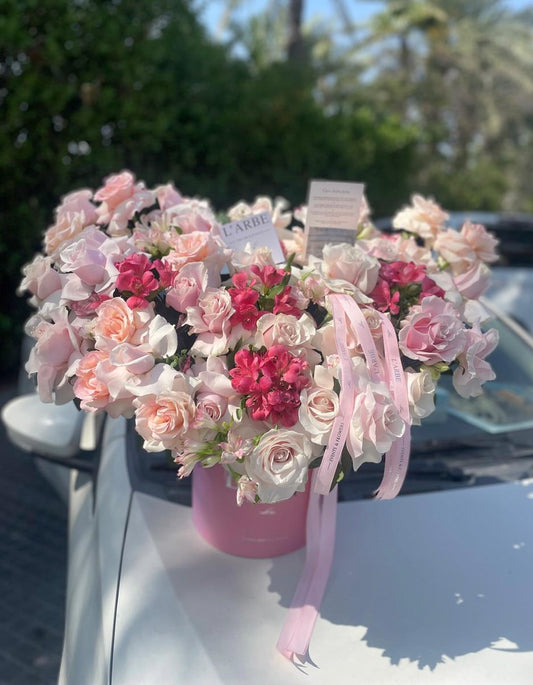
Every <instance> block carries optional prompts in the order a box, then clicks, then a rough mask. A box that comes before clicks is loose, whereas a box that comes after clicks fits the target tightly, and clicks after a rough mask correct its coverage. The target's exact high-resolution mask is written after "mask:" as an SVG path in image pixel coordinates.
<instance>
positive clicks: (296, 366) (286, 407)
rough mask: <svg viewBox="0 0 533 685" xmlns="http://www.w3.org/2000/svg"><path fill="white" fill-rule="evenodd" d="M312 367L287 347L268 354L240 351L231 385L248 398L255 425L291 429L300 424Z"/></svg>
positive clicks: (232, 374) (269, 351)
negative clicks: (301, 395)
mask: <svg viewBox="0 0 533 685" xmlns="http://www.w3.org/2000/svg"><path fill="white" fill-rule="evenodd" d="M308 368H309V364H308V363H307V362H306V361H305V360H303V359H300V358H299V357H296V356H294V355H293V354H291V353H290V352H289V350H288V349H287V348H286V347H284V346H283V345H274V346H273V347H271V348H270V349H269V350H266V351H265V352H261V351H259V352H253V351H250V350H239V351H238V352H237V353H236V354H235V368H233V369H231V371H230V376H231V385H232V386H233V388H234V389H235V390H236V391H237V392H238V393H240V394H241V395H244V396H245V397H246V406H247V407H248V409H249V412H250V416H251V417H252V419H254V421H269V422H270V423H274V424H276V423H279V424H281V425H282V426H284V427H285V428H290V427H291V426H294V424H295V423H296V422H297V421H298V408H299V406H300V393H301V391H302V390H303V389H304V388H307V387H308V386H309V385H310V378H309V375H308Z"/></svg>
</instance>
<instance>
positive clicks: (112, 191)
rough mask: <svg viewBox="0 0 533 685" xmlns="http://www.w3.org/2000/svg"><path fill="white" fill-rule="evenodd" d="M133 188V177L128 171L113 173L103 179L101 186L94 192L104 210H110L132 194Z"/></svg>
mask: <svg viewBox="0 0 533 685" xmlns="http://www.w3.org/2000/svg"><path fill="white" fill-rule="evenodd" d="M134 189H135V177H134V175H133V174H132V173H131V172H130V171H123V172H121V173H120V174H113V175H112V176H108V177H107V178H106V179H105V184H104V186H103V188H100V189H99V190H97V191H96V193H95V194H94V199H95V200H96V201H97V202H103V203H105V205H106V210H107V211H108V212H112V211H113V209H114V208H115V207H117V206H118V205H119V204H120V203H121V202H124V200H127V199H128V198H129V197H131V196H132V195H133V192H134Z"/></svg>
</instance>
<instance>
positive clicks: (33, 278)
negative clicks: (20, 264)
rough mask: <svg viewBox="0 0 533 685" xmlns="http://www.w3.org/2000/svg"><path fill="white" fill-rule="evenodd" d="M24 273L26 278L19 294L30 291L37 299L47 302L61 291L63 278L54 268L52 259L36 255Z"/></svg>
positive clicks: (22, 282)
mask: <svg viewBox="0 0 533 685" xmlns="http://www.w3.org/2000/svg"><path fill="white" fill-rule="evenodd" d="M22 273H23V274H24V278H23V279H22V281H21V284H20V286H19V289H18V292H19V293H23V292H24V291H25V290H28V291H29V292H30V293H31V294H32V295H35V297H37V299H39V300H45V299H46V298H47V297H50V295H52V294H53V293H55V292H57V291H58V290H60V289H61V285H62V284H61V276H60V275H59V274H58V273H57V271H56V270H55V269H53V268H52V260H51V258H50V257H43V256H42V255H36V256H35V258H34V260H33V261H32V262H30V263H29V264H26V266H24V268H23V270H22Z"/></svg>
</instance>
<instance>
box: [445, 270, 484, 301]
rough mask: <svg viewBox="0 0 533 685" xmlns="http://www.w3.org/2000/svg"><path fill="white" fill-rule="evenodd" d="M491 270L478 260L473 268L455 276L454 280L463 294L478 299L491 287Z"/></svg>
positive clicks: (468, 297)
mask: <svg viewBox="0 0 533 685" xmlns="http://www.w3.org/2000/svg"><path fill="white" fill-rule="evenodd" d="M490 276H491V271H490V269H489V267H488V266H487V265H486V264H484V263H483V262H477V264H475V265H474V266H473V267H472V268H471V269H468V271H465V272H463V273H462V274H460V275H458V276H455V277H454V279H453V282H454V284H455V287H456V288H457V290H458V291H459V292H460V293H461V295H462V296H463V297H465V298H467V299H471V300H477V299H478V298H479V297H481V295H483V293H484V292H485V290H486V289H487V288H488V287H489V283H490Z"/></svg>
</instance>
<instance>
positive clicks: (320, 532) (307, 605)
mask: <svg viewBox="0 0 533 685" xmlns="http://www.w3.org/2000/svg"><path fill="white" fill-rule="evenodd" d="M316 477H317V472H316V470H315V471H313V474H312V478H313V479H314V480H315V481H316ZM336 523H337V488H336V487H335V488H334V489H333V490H332V491H331V492H329V493H328V494H327V495H326V496H323V495H318V494H317V493H316V492H315V491H314V490H311V493H310V496H309V509H308V511H307V544H306V553H305V565H304V570H303V572H302V575H301V576H300V580H299V581H298V585H297V586H296V592H295V593H294V597H293V600H292V603H291V606H290V608H289V612H288V615H287V618H286V619H285V623H284V625H283V628H282V630H281V633H280V636H279V638H278V642H277V645H276V647H277V649H278V650H279V651H280V652H281V653H282V654H283V655H284V656H285V657H287V658H288V659H293V658H294V656H295V655H297V656H299V657H302V658H303V657H305V656H306V655H307V652H308V649H309V643H310V642H311V635H312V634H313V629H314V627H315V623H316V619H317V617H318V612H319V611H320V605H321V603H322V598H323V596H324V592H325V591H326V585H327V583H328V578H329V572H330V570H331V564H332V562H333V552H334V549H335V528H336Z"/></svg>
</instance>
